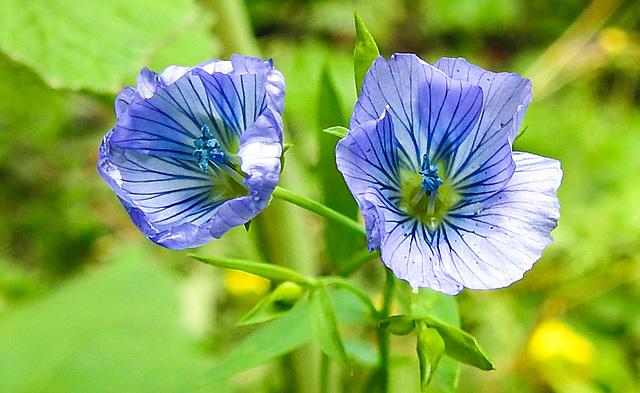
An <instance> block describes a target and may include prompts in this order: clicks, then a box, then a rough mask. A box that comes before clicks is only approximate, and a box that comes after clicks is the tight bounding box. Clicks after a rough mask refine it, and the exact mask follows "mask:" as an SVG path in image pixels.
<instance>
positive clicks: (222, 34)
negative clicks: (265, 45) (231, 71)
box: [204, 0, 260, 57]
mask: <svg viewBox="0 0 640 393" xmlns="http://www.w3.org/2000/svg"><path fill="white" fill-rule="evenodd" d="M204 4H205V5H206V6H208V8H209V9H210V10H211V12H212V13H213V14H214V16H215V21H216V22H215V25H214V30H215V33H216V35H217V37H218V38H219V39H220V41H221V43H222V52H223V53H222V54H223V55H224V57H228V56H230V55H232V54H233V53H241V54H243V55H246V56H258V57H259V56H260V49H258V44H257V42H256V39H255V36H254V35H253V29H252V27H251V23H250V21H249V14H248V13H247V8H246V7H245V4H244V1H243V0H205V1H204Z"/></svg>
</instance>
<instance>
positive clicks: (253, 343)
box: [204, 290, 368, 386]
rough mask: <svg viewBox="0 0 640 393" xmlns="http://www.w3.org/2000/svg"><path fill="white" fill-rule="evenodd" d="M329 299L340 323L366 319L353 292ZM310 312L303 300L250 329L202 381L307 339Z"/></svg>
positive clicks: (209, 382) (214, 381)
mask: <svg viewBox="0 0 640 393" xmlns="http://www.w3.org/2000/svg"><path fill="white" fill-rule="evenodd" d="M331 299H332V300H333V305H334V307H335V311H336V317H337V320H338V322H339V323H346V322H358V323H362V322H364V321H365V320H366V313H367V312H368V310H367V309H366V307H365V306H363V305H362V302H361V301H360V300H359V299H358V298H357V297H356V296H355V295H353V294H352V293H350V292H348V291H345V290H336V291H333V292H332V293H331ZM309 314H310V313H309V304H308V303H307V302H306V301H304V300H303V301H300V302H299V303H298V304H297V305H296V306H295V307H293V309H292V310H291V311H290V312H288V313H286V314H285V315H283V316H282V317H281V318H279V319H276V320H275V321H272V322H270V323H268V324H267V325H265V326H264V327H262V328H260V329H258V330H256V331H255V332H253V333H252V334H251V335H250V336H249V337H248V338H247V339H246V340H245V341H243V342H242V343H241V344H240V345H238V346H237V347H236V348H235V349H234V350H233V351H231V352H230V353H228V354H227V355H226V356H225V357H224V359H223V360H222V361H221V362H220V363H218V364H217V365H216V367H215V368H214V369H213V370H212V371H211V373H210V374H209V376H208V378H207V380H206V381H205V382H204V383H205V385H214V384H215V385H216V386H218V384H219V381H220V380H222V379H226V378H229V377H231V376H232V375H235V374H237V373H240V372H242V371H246V370H249V369H251V368H254V367H257V366H259V365H261V364H264V363H266V362H268V361H270V360H272V359H275V358H277V357H279V356H282V355H284V354H286V353H288V352H291V351H292V350H294V349H295V348H297V347H299V346H301V345H303V344H305V343H307V342H309V341H310V340H311V339H312V338H313V330H312V327H311V321H310V320H309Z"/></svg>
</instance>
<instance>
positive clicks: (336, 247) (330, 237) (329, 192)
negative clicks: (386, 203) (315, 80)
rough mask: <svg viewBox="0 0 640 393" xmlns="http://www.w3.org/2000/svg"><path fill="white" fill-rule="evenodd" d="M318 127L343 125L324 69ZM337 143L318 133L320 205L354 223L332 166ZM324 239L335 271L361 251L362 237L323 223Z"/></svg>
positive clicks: (350, 201) (351, 202)
mask: <svg viewBox="0 0 640 393" xmlns="http://www.w3.org/2000/svg"><path fill="white" fill-rule="evenodd" d="M318 124H319V126H320V129H323V128H327V127H332V126H343V125H346V124H347V119H345V117H344V112H343V109H342V103H341V101H340V97H339V95H338V92H337V91H336V88H335V85H334V83H333V80H332V78H331V75H330V73H329V68H328V67H327V66H325V67H324V70H323V72H322V75H321V77H320V89H319V95H318ZM337 142H338V140H337V139H336V138H335V137H334V136H332V135H329V134H327V133H325V132H319V133H318V167H317V170H318V176H319V179H320V184H321V187H320V189H321V190H322V203H324V204H325V205H327V206H329V207H330V208H332V209H334V210H336V211H338V212H340V213H342V214H344V215H346V216H348V217H351V218H353V219H355V218H356V217H357V216H358V205H357V204H356V201H355V199H354V198H353V196H352V195H351V192H349V189H348V188H347V185H346V183H345V182H344V178H343V177H342V175H341V174H340V172H339V171H338V167H337V166H336V156H335V151H336V143H337ZM324 238H325V249H326V251H327V256H328V257H329V260H330V262H331V264H332V265H333V266H336V267H342V266H344V265H345V263H346V262H347V261H349V260H351V259H352V257H353V255H354V254H355V252H356V251H357V250H359V249H361V248H364V239H363V238H362V236H358V235H357V234H355V233H353V231H351V230H350V229H349V228H345V227H344V226H343V225H340V224H338V223H335V222H333V221H328V222H327V223H326V225H325V228H324Z"/></svg>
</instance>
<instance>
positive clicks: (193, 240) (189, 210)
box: [98, 135, 228, 248]
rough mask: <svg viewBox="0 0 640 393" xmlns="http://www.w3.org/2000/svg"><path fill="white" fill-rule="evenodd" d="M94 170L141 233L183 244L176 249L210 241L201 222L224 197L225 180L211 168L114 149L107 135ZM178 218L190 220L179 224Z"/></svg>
mask: <svg viewBox="0 0 640 393" xmlns="http://www.w3.org/2000/svg"><path fill="white" fill-rule="evenodd" d="M98 171H99V173H100V175H101V176H102V177H103V179H104V180H105V181H106V182H107V183H108V184H109V185H110V186H111V188H112V189H113V190H114V191H115V192H116V194H117V195H118V197H119V198H120V199H121V201H122V202H123V205H125V208H127V211H128V212H129V214H130V215H131V218H132V220H133V222H134V223H135V224H136V225H137V226H138V227H139V228H140V230H141V231H142V232H143V233H144V234H145V235H146V236H147V237H149V238H152V239H153V237H156V236H160V237H163V238H164V241H165V242H171V241H173V239H174V238H178V239H181V242H182V243H183V245H184V246H183V247H180V248H185V247H196V246H199V245H202V244H204V243H206V242H208V241H210V240H211V238H212V237H211V236H210V235H208V232H207V231H206V230H205V229H204V227H206V224H207V222H208V221H209V220H210V218H211V217H212V215H213V212H214V211H215V209H216V208H217V207H218V206H219V205H220V204H222V203H223V202H224V201H225V200H227V199H228V197H227V196H226V195H225V192H224V191H225V190H226V185H225V184H222V183H221V182H222V180H221V179H219V178H217V177H216V176H215V175H214V173H213V171H209V172H203V171H200V170H197V169H196V168H194V167H193V166H191V165H185V164H184V162H182V161H181V160H178V159H175V158H170V157H155V156H148V155H144V154H140V153H137V152H135V151H128V150H122V149H119V148H118V147H115V146H113V145H111V144H109V135H107V137H105V140H104V141H103V144H102V146H101V149H100V160H99V163H98ZM183 223H189V224H190V225H187V226H184V225H183V226H180V225H181V224H183ZM201 232H202V233H201ZM168 234H170V235H171V236H168ZM156 242H158V241H156ZM160 244H162V245H164V246H165V247H169V248H176V247H170V246H169V245H167V244H166V243H160Z"/></svg>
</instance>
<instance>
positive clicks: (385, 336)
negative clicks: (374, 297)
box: [378, 269, 395, 393]
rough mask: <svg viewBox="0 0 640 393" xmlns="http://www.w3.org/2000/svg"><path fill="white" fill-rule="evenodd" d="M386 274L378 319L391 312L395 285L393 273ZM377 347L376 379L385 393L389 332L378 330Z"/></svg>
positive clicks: (387, 389) (386, 388) (386, 386)
mask: <svg viewBox="0 0 640 393" xmlns="http://www.w3.org/2000/svg"><path fill="white" fill-rule="evenodd" d="M385 272H386V273H387V282H386V284H385V287H384V294H383V304H382V309H380V318H382V319H384V318H387V317H389V311H390V310H391V300H392V298H393V284H394V283H395V281H394V277H393V273H392V272H391V270H389V269H385ZM378 347H379V350H380V358H379V363H378V378H379V383H380V391H381V392H382V393H387V392H388V391H389V371H390V369H389V332H387V331H386V330H385V329H382V328H378Z"/></svg>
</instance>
